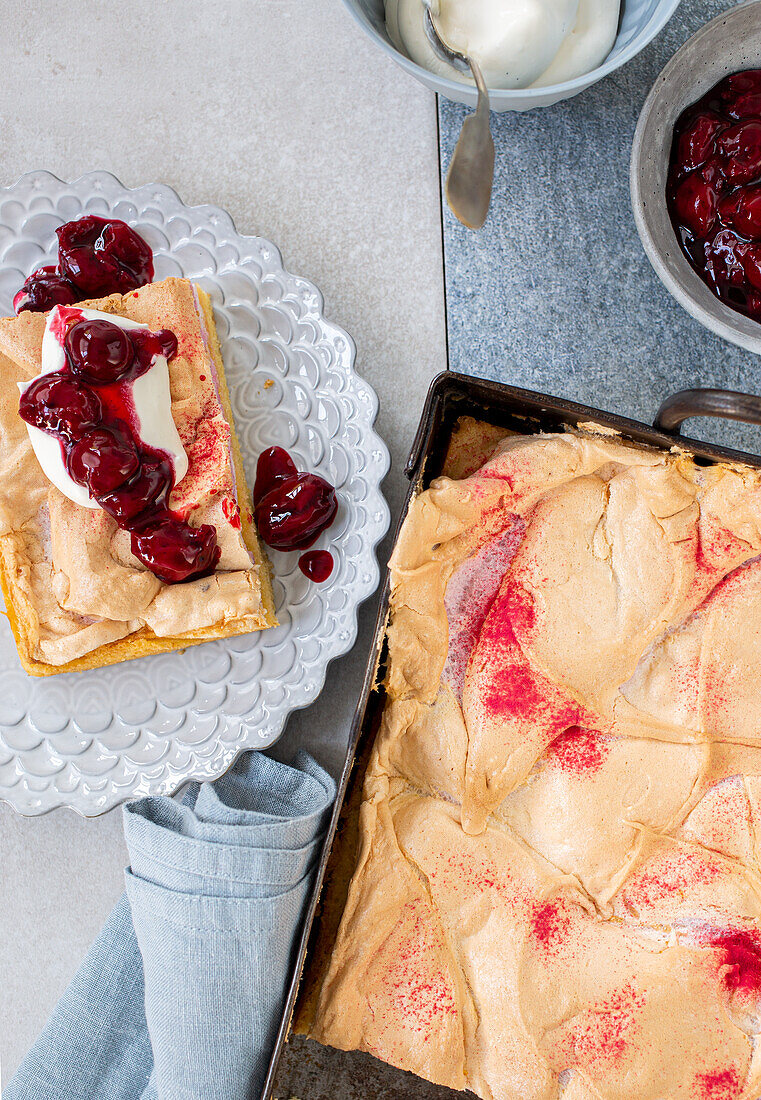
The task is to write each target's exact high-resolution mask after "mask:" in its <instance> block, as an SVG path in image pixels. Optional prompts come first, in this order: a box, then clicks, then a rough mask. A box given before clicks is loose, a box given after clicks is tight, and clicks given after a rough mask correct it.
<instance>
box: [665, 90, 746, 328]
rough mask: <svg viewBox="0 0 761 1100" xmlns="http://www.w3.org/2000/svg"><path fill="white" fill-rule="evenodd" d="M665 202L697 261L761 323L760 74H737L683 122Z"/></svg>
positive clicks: (728, 297) (722, 294)
mask: <svg viewBox="0 0 761 1100" xmlns="http://www.w3.org/2000/svg"><path fill="white" fill-rule="evenodd" d="M666 197H667V202H668V208H669V213H670V215H671V220H672V222H673V225H674V229H675V232H676V235H677V239H678V240H679V242H680V244H681V246H682V249H683V251H684V253H685V255H686V257H687V259H688V261H689V262H690V264H691V265H692V266H693V267H694V268H695V270H696V271H697V273H698V274H699V275H700V276H701V278H702V279H703V280H704V281H705V282H706V283H707V284H708V286H709V287H710V288H711V289H712V290H713V291H714V293H715V294H716V295H717V296H718V297H719V298H720V299H721V300H722V301H723V302H725V303H726V304H727V305H728V306H730V307H731V308H733V309H737V310H740V312H742V313H746V314H748V315H749V316H751V317H754V318H755V319H756V320H758V321H761V69H749V70H746V71H743V72H738V73H732V74H731V75H730V76H728V77H726V78H725V79H724V80H722V81H721V82H720V83H719V84H717V85H716V86H715V87H714V88H712V89H711V90H710V91H709V92H708V93H707V94H706V95H704V96H703V98H702V99H701V100H700V101H699V102H698V103H696V104H694V105H693V106H692V107H688V108H687V110H686V111H684V112H683V114H682V115H681V117H680V118H679V119H678V120H677V124H676V127H675V130H674V141H673V144H672V149H671V160H670V163H669V171H668V179H667V185H666ZM756 242H758V243H756Z"/></svg>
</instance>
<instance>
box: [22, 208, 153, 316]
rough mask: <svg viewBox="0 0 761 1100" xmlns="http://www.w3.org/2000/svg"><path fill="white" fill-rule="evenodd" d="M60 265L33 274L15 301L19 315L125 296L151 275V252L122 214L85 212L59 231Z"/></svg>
mask: <svg viewBox="0 0 761 1100" xmlns="http://www.w3.org/2000/svg"><path fill="white" fill-rule="evenodd" d="M56 233H57V235H58V265H57V267H41V268H39V269H38V270H37V271H34V272H32V274H31V275H30V276H29V277H28V279H27V280H26V282H25V283H24V285H23V286H22V288H21V290H19V292H18V293H17V294H16V297H15V298H14V299H13V308H14V310H15V311H16V313H21V312H22V311H23V310H25V309H26V310H32V311H33V312H46V311H47V310H49V309H52V308H53V306H56V305H72V304H73V303H74V302H77V301H81V300H82V299H83V298H95V297H105V296H106V295H108V294H126V293H127V291H130V290H135V288H136V287H139V286H143V285H144V284H145V283H149V282H150V281H151V279H152V278H153V253H152V252H151V249H150V247H149V246H148V245H147V244H146V242H145V241H144V240H143V238H142V237H141V236H140V234H139V233H136V232H135V230H134V229H131V228H130V227H129V226H128V225H127V223H126V222H123V221H119V219H118V218H100V217H98V216H97V215H96V214H87V215H86V216H85V217H83V218H79V219H78V220H77V221H73V222H67V223H66V224H65V225H62V226H61V227H60V228H59V229H56Z"/></svg>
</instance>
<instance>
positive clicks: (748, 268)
mask: <svg viewBox="0 0 761 1100" xmlns="http://www.w3.org/2000/svg"><path fill="white" fill-rule="evenodd" d="M743 270H744V272H745V277H746V278H747V280H748V282H749V283H750V285H751V286H752V287H753V288H754V289H755V290H757V291H759V292H760V293H761V245H758V244H749V245H747V246H746V248H745V252H744V254H743Z"/></svg>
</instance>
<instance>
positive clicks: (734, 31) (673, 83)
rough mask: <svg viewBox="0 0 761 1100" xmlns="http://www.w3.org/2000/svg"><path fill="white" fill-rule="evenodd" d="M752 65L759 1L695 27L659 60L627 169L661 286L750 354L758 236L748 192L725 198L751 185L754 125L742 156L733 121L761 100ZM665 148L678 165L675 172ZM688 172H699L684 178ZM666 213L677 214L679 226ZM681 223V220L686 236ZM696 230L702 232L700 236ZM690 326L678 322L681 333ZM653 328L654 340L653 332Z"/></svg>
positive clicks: (739, 122)
mask: <svg viewBox="0 0 761 1100" xmlns="http://www.w3.org/2000/svg"><path fill="white" fill-rule="evenodd" d="M758 70H761V21H760V20H759V18H758V6H757V5H755V4H738V5H736V6H735V7H733V8H731V9H730V10H728V11H726V12H722V13H721V15H720V16H717V18H716V19H714V20H712V21H711V22H710V23H707V24H706V25H705V26H703V27H701V28H700V30H699V31H698V33H697V34H695V35H694V36H693V37H692V38H691V39H690V40H689V41H688V42H686V43H685V44H684V46H682V47H681V49H680V50H678V51H677V53H676V54H675V55H674V57H673V58H672V59H671V61H670V62H669V63H668V65H666V67H665V68H664V70H663V71H662V73H660V75H659V76H658V78H657V79H656V81H655V84H654V85H653V87H652V89H651V91H650V94H649V95H648V97H647V99H646V101H645V104H644V107H643V109H642V112H641V114H640V118H639V122H638V124H637V128H636V132H635V135H634V142H633V146H632V157H631V176H630V182H631V198H632V209H633V211H634V218H635V223H636V227H637V231H638V233H639V235H640V239H641V241H642V245H643V247H644V250H645V253H646V255H647V257H648V259H649V260H650V262H651V264H652V265H653V268H654V270H655V273H656V274H657V275H658V277H659V278H660V279H661V281H662V282H663V284H664V286H665V287H666V288H667V290H668V291H669V292H670V293H671V294H672V295H673V296H674V298H675V299H676V300H677V301H678V302H679V303H680V305H682V306H683V307H684V308H685V309H686V310H687V311H688V312H689V313H690V314H692V316H693V317H695V318H696V319H697V320H698V321H699V322H700V323H701V324H703V325H705V326H706V327H707V328H709V329H711V330H712V331H713V332H715V333H717V334H718V335H720V336H722V337H723V338H724V339H726V340H729V341H731V342H732V343H735V344H738V345H739V346H741V347H744V348H747V349H748V350H750V351H754V352H756V353H760V352H761V325H760V324H759V321H757V320H755V318H754V316H753V315H752V313H753V310H754V307H755V302H754V299H753V296H754V294H755V288H754V285H753V282H752V279H751V277H750V275H749V272H751V271H752V270H753V266H754V263H755V260H756V259H757V255H756V245H757V244H758V242H756V241H755V240H751V238H750V237H749V236H747V235H746V233H744V232H742V231H741V230H740V226H741V225H744V226H745V227H746V228H748V227H750V225H751V221H752V219H753V218H754V216H755V211H754V210H753V204H751V205H750V208H749V206H748V204H747V200H744V201H743V202H742V203H740V204H739V207H738V209H737V211H736V212H735V211H733V210H732V209H731V204H732V203H733V202H734V194H733V193H734V191H735V190H736V189H737V188H752V187H754V186H755V185H756V184H755V181H754V177H753V175H751V172H752V171H754V169H753V168H752V161H753V147H754V144H755V142H754V140H753V134H754V130H755V127H752V128H751V129H749V130H744V131H743V134H741V135H740V137H741V138H742V142H743V145H744V149H745V151H744V152H743V153H742V155H739V148H738V133H739V130H738V129H736V128H737V127H740V126H744V124H745V123H748V122H751V121H755V119H756V118H761V115H755V113H754V112H756V111H757V110H758V108H759V105H761V96H760V95H759V90H758V89H757V87H756V84H757V80H758ZM728 74H729V79H728ZM708 99H710V100H712V101H713V102H712V103H711V102H708V101H707V100H708ZM702 101H703V102H702ZM716 107H718V109H715V108H716ZM688 113H689V115H690V116H691V117H688ZM690 123H694V124H695V125H692V126H691V125H690ZM675 127H676V128H677V129H678V133H677V134H676V135H675V132H674V131H675ZM675 136H676V141H675V140H674V139H675ZM672 153H673V154H675V157H676V158H677V159H678V160H679V163H680V169H679V170H678V171H676V172H675V171H674V169H673V168H672V167H671V159H672ZM674 163H676V160H675V162H674ZM691 173H697V174H698V177H697V178H695V179H693V180H691V181H690V183H689V184H686V183H685V181H686V180H687V179H688V177H689V176H690V174H691ZM677 177H678V178H677ZM701 177H702V183H704V184H707V185H708V187H707V188H703V186H702V184H701V182H700V181H701ZM741 179H742V180H743V182H742V183H740V180H741ZM746 181H747V182H746ZM682 183H685V189H684V191H683V192H682V195H681V197H680V201H679V209H678V210H677V209H676V194H675V192H676V188H677V187H679V186H680V185H681V184H682ZM667 190H668V191H669V195H668V197H667ZM690 190H691V191H692V196H693V199H694V206H693V210H694V211H695V215H696V217H697V218H698V222H697V223H694V224H693V229H690V228H689V226H687V222H686V220H685V221H683V220H682V218H681V217H679V214H684V213H685V212H686V211H687V209H688V207H689V193H690ZM711 192H713V193H711ZM672 213H676V214H677V219H676V220H677V223H678V224H677V232H675V226H674V224H673V223H672ZM725 218H726V220H725ZM680 225H684V226H686V228H687V232H686V234H685V236H684V237H683V236H682V233H681V232H680ZM695 228H697V229H698V230H700V229H703V230H704V233H705V235H704V236H703V237H702V239H701V235H700V233H699V232H698V233H695V232H694V229H695ZM677 233H679V235H677ZM687 238H691V239H687ZM685 245H686V246H687V250H686V249H685ZM706 245H708V246H709V247H708V252H707V253H706V249H705V246H706ZM692 246H694V250H693V251H692V257H690V256H688V254H687V252H688V250H690V249H691V248H692ZM746 246H747V247H746ZM693 259H695V260H696V261H697V263H693V262H692V260H693ZM701 268H703V270H701ZM711 284H713V285H711ZM718 287H721V288H722V293H721V294H719V293H717V288H718ZM746 306H749V307H750V309H748V308H746ZM656 320H657V323H658V324H662V325H664V326H665V325H666V324H671V325H674V324H676V325H679V323H680V322H679V318H678V316H676V317H675V316H674V315H673V314H672V315H669V314H667V313H666V312H665V310H664V312H663V316H662V317H661V318H657V319H656ZM688 333H689V330H685V336H687V335H688ZM654 335H655V337H656V338H657V332H656V333H655V334H654ZM688 354H689V352H688Z"/></svg>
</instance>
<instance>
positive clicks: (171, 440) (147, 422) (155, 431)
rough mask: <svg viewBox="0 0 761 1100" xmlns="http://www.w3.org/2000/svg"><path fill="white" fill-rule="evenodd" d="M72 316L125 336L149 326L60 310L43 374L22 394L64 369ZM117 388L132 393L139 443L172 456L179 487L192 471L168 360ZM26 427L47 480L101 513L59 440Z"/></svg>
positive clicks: (53, 317)
mask: <svg viewBox="0 0 761 1100" xmlns="http://www.w3.org/2000/svg"><path fill="white" fill-rule="evenodd" d="M69 314H70V315H71V316H72V318H74V319H76V320H77V321H79V320H85V321H94V320H103V321H108V322H109V323H110V324H112V325H116V326H117V327H118V328H121V329H123V330H124V331H125V332H131V331H134V330H143V331H147V330H146V327H145V325H140V324H138V323H137V322H136V321H131V320H129V319H128V318H126V317H119V316H118V315H117V314H114V313H103V312H102V311H100V310H97V309H82V308H81V307H80V306H56V307H55V309H52V310H51V311H50V314H49V315H48V319H47V324H46V325H45V333H44V336H43V338H42V371H41V372H40V374H39V375H38V376H37V378H33V379H32V381H31V382H29V383H28V384H27V385H25V386H19V389H20V390H21V392H22V393H23V392H25V391H26V390H27V389H28V388H29V386H31V385H33V383H34V382H36V381H37V379H38V378H42V377H44V376H45V375H46V374H53V373H56V372H59V371H62V370H64V369H65V367H66V353H65V351H64V338H65V335H66V330H67V327H68V321H69V317H68V315H69ZM117 385H119V386H123V387H127V388H128V390H129V404H130V406H131V411H132V414H133V420H134V422H133V424H132V425H131V427H132V430H133V432H134V433H135V435H136V439H137V441H138V442H140V443H142V444H144V445H145V446H147V447H151V448H153V449H154V450H157V451H164V452H165V453H166V454H167V455H168V457H169V458H170V460H171V462H172V465H173V467H174V484H175V485H177V484H178V483H179V482H180V481H181V480H182V479H183V477H184V476H185V474H186V473H187V472H188V456H187V454H186V453H185V448H184V447H183V445H182V441H181V439H180V435H179V432H178V431H177V428H176V426H175V423H174V420H173V418H172V398H171V393H170V389H169V366H168V364H167V360H166V356H164V355H160V354H156V355H155V356H154V357H153V362H152V363H151V366H150V367H149V368H148V370H147V371H145V373H144V374H141V375H139V377H137V378H134V379H131V380H129V381H127V380H125V381H124V382H120V383H117ZM26 427H27V431H28V432H29V439H30V441H31V444H32V447H33V449H34V453H35V455H36V456H37V460H38V462H39V464H40V466H41V467H42V469H43V471H44V473H45V476H46V477H47V478H48V480H49V481H51V482H52V483H53V484H54V485H55V487H56V488H57V489H59V490H60V492H62V493H63V495H64V496H65V497H68V499H69V500H71V501H73V502H74V504H78V505H80V506H81V507H82V508H100V504H98V502H97V500H95V499H94V497H92V496H91V494H90V491H89V489H88V488H87V486H86V485H78V484H77V482H75V481H74V480H73V478H72V477H71V476H70V475H69V472H68V470H67V469H66V463H65V460H64V452H63V447H62V446H61V441H60V440H59V439H58V438H57V436H55V435H52V434H50V433H49V432H45V431H42V430H41V429H40V428H36V427H34V425H32V424H27V425H26Z"/></svg>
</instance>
